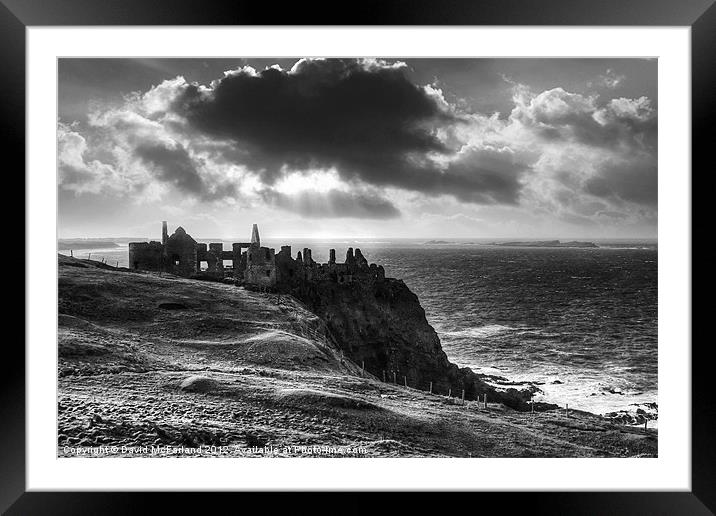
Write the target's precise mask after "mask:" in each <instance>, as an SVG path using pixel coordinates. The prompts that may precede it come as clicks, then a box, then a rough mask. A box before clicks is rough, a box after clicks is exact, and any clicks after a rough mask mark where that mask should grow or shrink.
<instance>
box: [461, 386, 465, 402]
mask: <svg viewBox="0 0 716 516" xmlns="http://www.w3.org/2000/svg"><path fill="white" fill-rule="evenodd" d="M462 404H463V405H464V404H465V389H463V390H462Z"/></svg>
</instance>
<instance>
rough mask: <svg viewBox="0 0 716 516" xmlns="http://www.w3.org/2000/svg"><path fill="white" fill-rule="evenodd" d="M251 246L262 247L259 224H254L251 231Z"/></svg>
mask: <svg viewBox="0 0 716 516" xmlns="http://www.w3.org/2000/svg"><path fill="white" fill-rule="evenodd" d="M251 245H255V246H256V247H261V238H259V226H258V224H254V227H253V229H252V230H251Z"/></svg>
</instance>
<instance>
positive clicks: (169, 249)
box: [129, 222, 385, 289]
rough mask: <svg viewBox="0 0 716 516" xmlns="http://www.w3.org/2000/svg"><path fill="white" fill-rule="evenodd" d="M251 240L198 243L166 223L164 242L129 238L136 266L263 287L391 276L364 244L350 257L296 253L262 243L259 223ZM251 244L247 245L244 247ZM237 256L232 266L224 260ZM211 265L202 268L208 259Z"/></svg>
mask: <svg viewBox="0 0 716 516" xmlns="http://www.w3.org/2000/svg"><path fill="white" fill-rule="evenodd" d="M251 240H252V241H251V242H250V243H248V242H236V243H233V244H232V247H231V250H224V249H223V244H222V243H210V244H205V243H198V242H196V241H195V240H194V239H193V238H192V237H191V236H190V235H189V234H187V233H186V231H185V230H184V229H183V228H182V227H178V228H177V229H176V231H175V232H174V233H173V234H172V235H171V236H168V235H167V230H166V223H165V222H164V223H162V242H156V241H152V242H132V243H130V244H129V266H130V268H133V269H139V270H148V271H166V272H170V273H173V274H176V275H179V276H184V277H192V276H195V275H197V274H200V275H201V276H204V277H213V278H215V279H224V278H230V277H233V278H234V281H235V282H243V283H245V284H246V285H248V286H256V287H260V288H274V287H278V288H279V289H281V288H295V287H302V286H306V285H308V284H310V283H312V282H321V281H330V282H335V283H338V284H341V285H349V284H353V283H356V282H358V283H365V284H372V283H374V282H376V281H380V280H383V279H385V270H384V269H383V267H382V266H379V265H376V264H374V263H373V264H368V260H366V258H365V257H364V256H363V253H362V252H361V250H360V249H355V251H354V250H353V248H352V247H351V248H348V251H347V252H346V258H345V262H343V263H338V262H337V261H336V251H335V249H331V250H330V251H329V259H328V262H327V263H318V262H316V261H314V260H313V256H312V253H311V249H309V248H304V249H303V250H302V251H299V252H298V253H297V255H296V258H295V259H294V258H293V257H292V256H291V246H282V247H281V251H280V252H279V253H277V254H276V253H275V251H274V249H272V248H269V247H262V246H261V243H260V239H259V235H258V227H257V226H256V225H255V224H254V227H253V231H252V238H251ZM244 249H246V251H243V250H244ZM225 260H226V261H229V260H230V261H231V263H232V266H231V269H228V268H227V267H225V266H224V261H225ZM204 262H205V263H206V265H207V266H206V270H203V271H202V264H203V263H204Z"/></svg>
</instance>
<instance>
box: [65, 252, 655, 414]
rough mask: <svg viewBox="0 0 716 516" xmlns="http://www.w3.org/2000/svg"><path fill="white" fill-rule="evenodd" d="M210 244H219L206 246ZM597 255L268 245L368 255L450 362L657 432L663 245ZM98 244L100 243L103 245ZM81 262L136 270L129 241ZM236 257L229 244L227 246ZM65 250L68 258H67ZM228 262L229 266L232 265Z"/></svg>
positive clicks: (539, 397)
mask: <svg viewBox="0 0 716 516" xmlns="http://www.w3.org/2000/svg"><path fill="white" fill-rule="evenodd" d="M198 240H199V241H200V242H210V241H219V240H203V239H198ZM593 242H594V243H596V244H597V246H598V247H595V248H581V247H580V248H576V247H575V248H572V247H530V246H516V247H512V246H504V245H498V244H499V242H497V243H496V242H494V241H485V240H469V241H468V240H456V241H425V240H410V239H391V240H388V239H385V240H351V239H342V240H308V239H305V240H304V239H285V240H275V241H273V240H264V241H263V242H262V243H263V244H264V245H268V246H270V247H275V248H276V249H278V248H280V246H281V245H291V246H292V251H293V254H294V256H295V254H296V252H297V251H299V250H302V249H303V248H304V247H309V248H311V249H312V256H313V258H314V260H317V261H321V262H323V261H327V260H328V250H329V249H332V248H334V249H336V254H337V258H338V261H342V257H343V256H345V252H346V250H347V248H348V247H353V248H360V249H361V251H362V252H363V254H364V255H365V256H366V258H367V259H368V261H369V262H371V263H377V264H379V265H383V267H384V268H385V272H386V276H389V277H394V278H400V279H402V280H403V281H405V283H406V284H407V286H408V287H409V288H410V289H411V290H412V291H413V292H414V293H415V294H417V296H418V298H419V299H420V303H421V304H422V306H423V308H424V309H425V314H426V316H427V319H428V322H429V323H430V324H431V325H432V326H433V328H435V331H436V332H437V333H438V335H439V337H440V341H441V343H442V346H443V349H444V350H445V352H446V353H447V355H448V357H449V359H450V360H451V361H452V362H454V363H456V364H458V365H459V366H461V367H470V368H471V369H473V370H474V371H475V372H477V373H481V374H484V375H487V376H486V378H487V381H488V383H492V384H493V385H494V386H495V387H497V388H508V387H516V388H525V387H526V386H534V387H535V388H536V389H538V390H537V391H536V392H537V393H536V395H535V400H536V401H545V402H550V403H556V404H558V405H560V406H563V407H564V406H566V405H568V406H569V408H570V409H577V410H585V411H589V412H593V413H597V414H610V413H615V412H617V413H623V414H632V415H633V414H635V413H636V411H637V410H641V411H643V412H641V413H642V414H643V413H646V414H648V417H649V418H650V419H652V420H653V424H652V422H650V426H651V427H654V426H656V424H657V420H656V419H657V415H658V397H657V371H658V353H657V351H658V350H657V344H658V335H657V268H658V246H657V243H656V241H655V240H634V241H628V240H595V241H593ZM98 245H100V244H98ZM117 245H118V246H119V247H115V248H106V247H105V248H101V247H99V248H97V249H82V250H78V251H76V252H74V256H75V257H77V258H87V257H88V255H90V253H91V259H93V260H105V261H106V263H108V264H110V265H116V264H118V265H120V266H127V262H128V260H127V258H128V257H127V244H126V242H124V243H119V244H117ZM224 248H225V249H230V248H231V247H230V242H229V241H226V242H225V247H224ZM60 252H62V253H63V254H69V252H68V251H63V250H61V251H60ZM228 263H230V262H228Z"/></svg>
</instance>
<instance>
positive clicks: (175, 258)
mask: <svg viewBox="0 0 716 516" xmlns="http://www.w3.org/2000/svg"><path fill="white" fill-rule="evenodd" d="M172 262H173V263H174V265H179V264H180V263H181V259H180V257H179V255H178V254H175V255H172Z"/></svg>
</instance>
